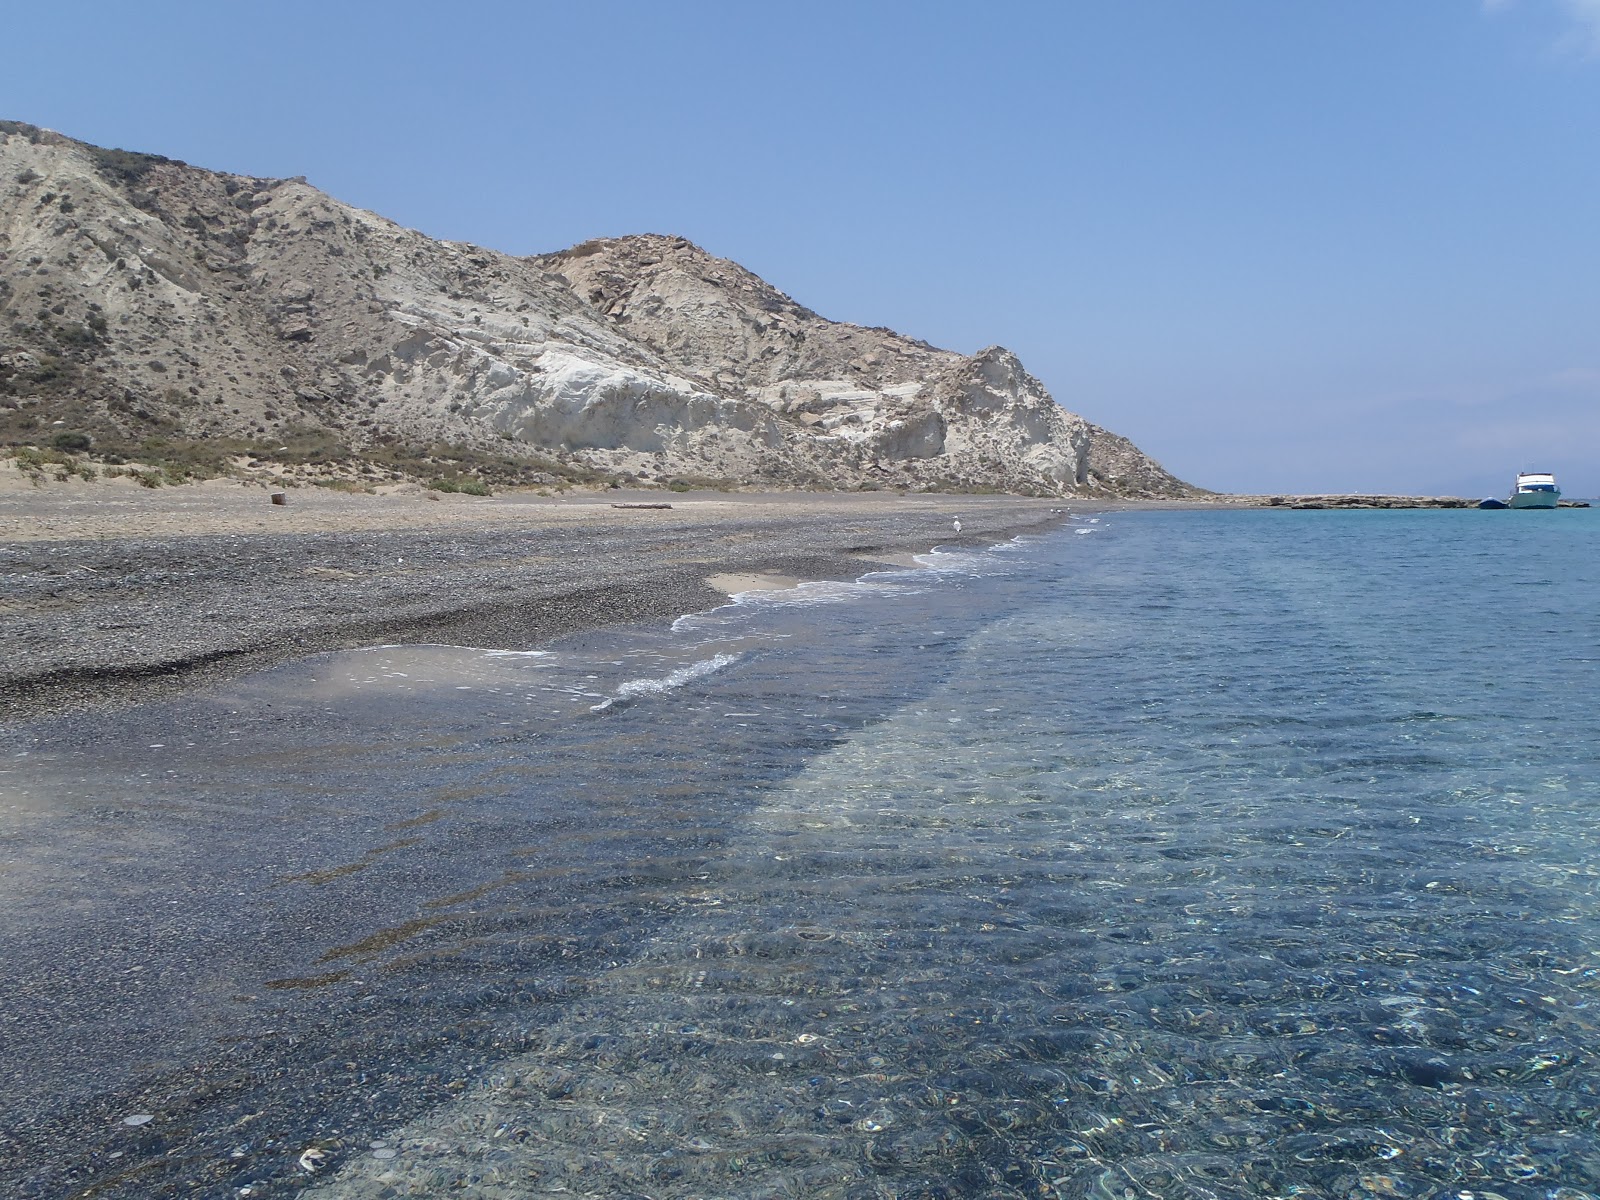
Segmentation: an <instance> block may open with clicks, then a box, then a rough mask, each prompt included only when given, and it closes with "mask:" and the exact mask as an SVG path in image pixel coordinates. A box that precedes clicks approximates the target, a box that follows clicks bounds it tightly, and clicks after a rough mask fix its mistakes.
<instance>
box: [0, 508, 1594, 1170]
mask: <svg viewBox="0 0 1600 1200" xmlns="http://www.w3.org/2000/svg"><path fill="white" fill-rule="evenodd" d="M1597 550H1600V519H1596V517H1595V516H1594V515H1593V514H1592V513H1590V512H1585V511H1561V512H1556V513H1478V512H1415V513H1408V512H1373V513H1350V512H1274V511H1250V512H1173V513H1156V512H1151V513H1112V514H1107V515H1104V516H1102V517H1098V518H1093V519H1090V518H1080V519H1079V520H1077V521H1076V522H1074V523H1073V524H1072V525H1069V526H1068V527H1066V528H1064V529H1062V530H1060V531H1059V532H1057V533H1054V534H1051V535H1048V536H1046V537H1042V538H1036V539H1026V540H1022V541H1019V542H1016V543H1011V544H1008V545H1007V546H1004V547H1000V548H996V549H994V550H988V551H951V552H947V553H940V554H934V555H931V556H929V557H928V558H927V559H926V560H925V561H926V562H927V563H928V564H929V569H927V570H924V571H919V572H889V573H885V574H882V575H875V576H869V577H867V578H866V579H864V580H863V581H862V582H860V583H857V584H827V585H821V584H819V585H808V586H807V587H805V588H802V589H799V590H798V591H794V592H788V593H772V594H766V595H758V596H750V597H746V598H743V599H742V601H741V602H740V603H737V604H733V605H730V606H729V607H727V608H724V609H719V610H717V611H715V612H711V613H705V614H697V615H695V616H692V617H688V618H685V619H683V620H680V621H679V622H677V623H676V624H675V625H674V626H673V627H672V628H670V629H667V628H654V629H641V630H634V631H625V632H624V633H622V634H616V633H607V634H603V635H594V636H592V637H590V638H587V639H579V640H575V641H573V642H569V643H565V644H562V645H559V646H555V647H552V648H550V649H549V652H548V653H544V654H524V655H511V654H496V653H489V652H484V651H479V650H465V649H459V648H438V647H432V648H428V647H424V648H417V647H409V648H402V647H396V648H386V649H378V650H372V651H364V652H360V653H356V654H347V655H337V656H325V657H322V658H318V659H315V660H309V661H308V662H306V663H304V664H296V665H293V666H290V667H287V668H282V669H279V670H277V671H274V672H270V673H267V674H265V675H263V676H259V677H256V678H255V679H252V680H249V681H246V682H245V683H243V684H241V685H239V686H237V687H236V688H233V689H230V690H228V691H226V692H221V693H214V694H211V695H210V696H207V697H203V698H200V699H192V700H188V701H184V702H183V703H181V704H173V705H167V706H162V707H160V708H155V707H152V708H150V709H147V710H142V711H141V712H140V713H138V714H136V715H135V716H134V717H132V718H130V719H129V721H128V722H127V723H126V724H125V726H124V728H123V731H122V734H121V735H120V738H121V740H120V741H116V742H104V741H103V742H102V743H101V744H100V745H99V746H97V747H96V748H95V750H94V752H93V753H86V752H84V751H83V750H81V749H74V748H72V747H71V742H70V739H69V738H68V737H67V736H66V735H65V733H64V732H62V731H56V730H53V729H52V728H48V727H47V728H44V729H42V730H41V731H40V732H39V734H38V736H37V737H36V739H35V741H34V742H33V743H31V744H30V745H29V746H28V748H27V751H26V755H25V756H24V757H23V758H20V759H13V760H12V764H11V769H10V770H9V771H8V773H7V775H6V776H5V777H4V779H5V781H6V782H7V784H8V786H10V787H12V788H13V789H14V792H15V794H16V795H17V796H19V797H20V798H21V799H20V800H19V801H18V803H17V804H16V805H15V806H14V810H15V812H16V813H17V814H20V815H17V816H15V817H14V818H13V820H12V822H11V824H10V826H9V827H8V829H7V831H6V834H7V836H6V838H5V841H4V842H3V843H0V853H3V854H4V856H5V857H4V859H3V860H0V861H3V863H4V865H6V866H7V867H8V868H10V878H11V882H10V883H8V884H6V887H7V889H8V895H7V900H8V902H9V903H10V905H11V911H12V912H13V913H14V914H17V919H16V920H15V921H14V922H13V925H12V927H11V928H10V929H9V930H8V931H7V934H6V938H5V943H6V944H5V945H4V947H3V949H4V950H5V952H6V961H7V962H8V963H10V964H13V965H12V966H11V967H10V968H9V970H8V979H7V980H6V981H5V983H4V984H3V985H0V990H3V992H4V994H0V1000H3V1001H4V1002H5V1011H7V1012H8V1013H10V1014H12V1016H11V1018H10V1019H9V1020H8V1023H7V1025H6V1032H5V1035H4V1038H5V1041H4V1045H3V1046H0V1049H4V1050H5V1051H6V1053H7V1056H8V1057H9V1058H10V1059H11V1061H13V1062H14V1063H17V1064H19V1066H18V1067H17V1068H16V1070H15V1072H14V1073H13V1075H12V1076H11V1077H10V1083H9V1090H10V1091H11V1092H12V1094H13V1095H14V1096H17V1097H20V1098H21V1100H22V1101H23V1102H22V1103H21V1104H20V1105H18V1111H19V1112H20V1113H21V1114H22V1116H21V1118H20V1120H19V1121H18V1124H20V1126H21V1127H22V1129H23V1132H24V1134H25V1135H26V1136H24V1137H22V1139H21V1141H20V1142H18V1143H17V1145H19V1146H21V1147H22V1148H23V1149H26V1148H27V1147H29V1146H35V1147H43V1146H45V1145H46V1142H47V1139H46V1135H45V1134H44V1133H43V1132H41V1131H42V1130H43V1129H44V1128H45V1126H47V1125H48V1124H49V1123H50V1122H55V1123H57V1125H59V1124H60V1123H62V1122H64V1121H65V1122H78V1123H79V1124H80V1125H81V1126H82V1127H83V1128H84V1129H85V1130H87V1131H89V1132H86V1133H85V1134H84V1135H83V1138H82V1148H81V1150H80V1151H78V1152H77V1153H78V1157H77V1158H76V1159H72V1160H71V1161H65V1160H64V1159H63V1158H62V1154H61V1152H60V1151H59V1150H56V1151H51V1152H50V1153H48V1154H47V1153H44V1152H43V1150H38V1151H37V1153H38V1154H39V1155H40V1158H39V1160H36V1161H34V1162H32V1163H31V1164H29V1163H27V1162H24V1161H23V1160H22V1158H21V1157H20V1154H21V1151H20V1150H19V1157H18V1158H16V1160H15V1161H13V1162H12V1163H11V1164H10V1165H8V1166H7V1167H6V1168H5V1170H6V1172H7V1174H6V1178H8V1179H10V1180H12V1181H14V1182H16V1183H17V1184H18V1186H20V1187H22V1188H23V1189H24V1194H27V1192H26V1189H27V1188H32V1189H33V1190H34V1194H39V1195H55V1194H68V1193H67V1192H65V1191H50V1190H49V1189H50V1188H52V1187H60V1186H61V1185H62V1184H63V1181H66V1180H69V1179H70V1180H73V1181H80V1182H81V1181H86V1180H93V1179H99V1180H102V1181H104V1186H105V1189H106V1190H105V1193H104V1194H111V1195H117V1194H126V1195H144V1194H160V1193H159V1192H158V1191H154V1190H150V1189H151V1185H152V1181H154V1182H155V1183H156V1184H157V1185H158V1186H160V1187H167V1188H169V1189H181V1188H184V1187H188V1188H191V1189H206V1188H211V1189H215V1194H219V1195H220V1194H229V1195H232V1194H249V1195H294V1194H298V1193H300V1192H301V1190H302V1189H307V1190H308V1194H310V1195H316V1196H323V1195H326V1196H348V1197H358V1196H359V1197H379V1196H402V1195H441V1194H465V1195H476V1196H484V1197H488V1196H508V1197H509V1196H544V1195H592V1196H650V1197H696V1196H703V1197H712V1196H730V1197H731V1196H796V1197H799V1196H819V1197H832V1196H837V1197H868V1196H873V1197H876V1196H904V1197H909V1196H922V1197H935V1196H951V1197H955V1196H1028V1197H1055V1196H1072V1197H1090V1196H1093V1197H1116V1198H1119V1200H1121V1198H1125V1197H1188V1196H1193V1197H1233V1196H1262V1197H1268V1196H1271V1197H1289V1196H1295V1197H1330V1198H1331V1197H1340V1198H1344V1197H1365V1196H1375V1197H1377V1196H1390V1197H1394V1196H1398V1197H1446V1196H1449V1197H1460V1198H1461V1200H1468V1198H1469V1197H1494V1196H1500V1197H1504V1198H1506V1200H1533V1198H1535V1197H1537V1198H1539V1200H1579V1198H1581V1197H1584V1196H1588V1195H1600V1131H1597V1121H1600V1070H1597V1066H1596V1057H1595V1054H1596V1049H1595V1043H1596V1035H1597V1025H1600V1007H1597V1006H1596V1000H1597V998H1600V953H1597V948H1600V821H1597V820H1596V813H1597V810H1600V735H1597V733H1596V716H1597V711H1600V704H1597V701H1600V554H1597ZM19 764H20V765H19ZM140 781H142V782H140ZM152 781H155V782H152ZM90 797H93V799H92V800H91V799H90ZM108 797H113V798H114V799H108ZM0 878H4V877H3V876H0ZM64 955H70V956H73V958H74V961H77V962H79V963H82V962H85V961H88V962H93V963H96V964H99V965H98V967H97V970H96V972H95V979H94V980H88V979H83V980H80V983H79V985H78V986H76V987H73V986H64V987H61V988H59V989H58V990H57V991H55V992H54V993H52V992H50V990H49V989H48V988H47V987H46V986H45V983H44V982H43V980H44V975H45V970H44V968H42V967H40V968H31V967H28V966H25V965H20V964H24V963H43V962H48V961H51V960H52V959H53V960H55V961H58V962H59V961H60V960H61V958H62V956H64ZM82 974H83V972H81V971H80V975H82ZM108 981H112V982H108ZM113 982H114V985H115V986H114V987H113ZM41 997H44V998H43V999H41ZM108 1012H111V1013H113V1014H115V1015H113V1016H111V1017H108V1016H107V1013H108ZM18 1014H23V1015H21V1016H19V1015H18ZM23 1026H25V1027H26V1031H22V1029H21V1027H23ZM85 1053H88V1054H90V1055H92V1056H97V1057H98V1060H99V1068H98V1072H97V1073H96V1074H95V1075H94V1076H93V1078H89V1079H86V1078H85V1077H84V1072H83V1069H82V1063H83V1056H84V1055H85ZM123 1113H133V1114H135V1115H149V1116H150V1117H151V1118H152V1119H151V1120H150V1121H149V1122H146V1123H143V1124H140V1125H137V1126H124V1125H122V1124H121V1121H120V1120H119V1116H120V1115H121V1114H123ZM29 1138H32V1139H33V1141H31V1142H30V1141H29V1140H28V1139H29ZM308 1150H309V1151H315V1152H316V1153H315V1154H313V1155H312V1157H311V1158H309V1159H306V1158H303V1157H301V1156H302V1155H303V1154H304V1153H305V1152H306V1151H308ZM29 1152H30V1153H34V1152H35V1151H29ZM113 1155H115V1156H116V1157H114V1158H113V1157H112V1156H113ZM69 1157H70V1156H69ZM140 1188H144V1189H146V1190H145V1191H140V1190H139V1189H140ZM245 1188H248V1189H250V1191H249V1192H248V1193H242V1192H241V1190H242V1189H245ZM451 1189H454V1190H453V1191H452V1190H451ZM203 1194H211V1193H210V1192H204V1193H203Z"/></svg>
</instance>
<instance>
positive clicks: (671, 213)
mask: <svg viewBox="0 0 1600 1200" xmlns="http://www.w3.org/2000/svg"><path fill="white" fill-rule="evenodd" d="M0 18H3V19H0V28H3V29H4V38H5V40H6V42H7V43H9V52H8V53H7V55H6V60H7V61H6V66H5V69H4V71H3V72H0V118H9V119H12V120H22V121H28V122H31V123H34V124H38V125H43V126H46V127H48V128H51V129H56V130H59V131H60V132H62V133H66V134H69V135H70V136H73V137H77V138H80V139H82V140H84V141H88V142H92V143H95V144H97V145H104V146H118V147H121V148H124V149H129V150H140V151H146V152H151V153H158V154H165V155H167V156H168V157H172V158H178V159H182V160H184V161H187V162H190V163H193V164H195V165H198V166H204V167H210V168H213V169H218V170H227V171H236V172H240V173H243V174H249V175H257V176H296V175H303V176H305V177H307V178H308V179H309V181H310V182H311V183H313V184H315V185H316V186H318V187H320V188H322V189H323V190H325V191H327V192H329V193H331V194H332V195H334V196H335V197H337V198H339V199H340V200H343V201H346V202H348V203H351V204H355V205H358V206H359V207H362V208H366V209H370V210H372V211H374V212H377V213H381V214H382V215H384V216H386V217H389V218H391V219H393V220H396V221H398V222H400V223H401V224H403V225H408V226H411V227H413V228H416V229H419V230H421V231H422V232H424V233H427V234H429V235H431V236H434V237H439V238H448V239H452V240H460V241H470V242H474V243H477V244H480V245H484V246H489V247H493V248H495V249H498V250H504V251H508V252H511V253H518V254H527V253H537V252H543V251H548V250H554V249H559V248H561V247H564V246H567V245H571V244H573V243H576V242H579V241H583V240H584V239H586V238H590V237H596V236H610V235H617V234H624V233H643V232H656V233H674V234H681V235H683V236H686V237H688V238H690V239H692V240H693V241H695V242H697V243H699V244H700V245H702V246H704V247H705V248H706V249H707V250H709V251H711V252H712V253H714V254H718V255H721V256H723V257H726V258H731V259H734V260H735V261H737V262H740V263H742V264H744V265H745V266H746V267H748V268H750V269H751V270H753V271H755V272H756V273H757V274H759V275H761V276H762V277H764V278H766V279H767V280H768V281H770V282H771V283H773V284H774V285H775V286H777V287H779V288H780V289H782V290H783V291H785V292H787V293H788V294H789V295H791V296H793V297H794V298H795V299H796V300H798V301H800V302H801V303H803V304H805V305H807V306H809V307H811V308H812V309H814V310H816V311H817V312H819V313H821V314H822V315H824V316H827V317H831V318H834V319H836V320H845V321H854V322H857V323H859V324H863V325H882V326H888V327H890V328H893V329H896V330H898V331H900V332H902V333H906V334H909V335H912V336H914V337H918V338H922V339H924V340H926V341H929V342H932V343H934V344H936V345H940V346H945V347H948V348H950V349H954V350H959V351H962V352H965V353H971V352H973V351H976V350H979V349H981V348H983V347H984V346H987V345H992V344H1000V345H1004V346H1007V347H1009V348H1010V349H1012V350H1014V351H1016V353H1017V354H1018V355H1020V356H1021V358H1022V360H1023V362H1024V363H1025V364H1026V365H1027V367H1028V368H1029V370H1030V371H1032V373H1033V374H1034V375H1036V376H1038V377H1039V378H1040V379H1041V380H1042V381H1043V382H1044V383H1045V385H1046V386H1047V387H1049V389H1050V390H1051V392H1052V393H1053V394H1054V396H1055V397H1056V399H1057V400H1058V401H1060V402H1061V403H1062V404H1063V405H1065V406H1066V407H1067V408H1069V409H1071V410H1073V411H1075V412H1079V413H1081V414H1083V415H1084V416H1085V417H1087V418H1089V419H1090V420H1092V421H1094V422H1096V423H1098V424H1100V425H1103V426H1105V427H1107V428H1109V429H1113V430H1115V431H1116V432H1118V433H1122V434H1125V435H1126V436H1128V437H1130V438H1132V439H1133V440H1134V441H1135V442H1136V443H1137V444H1138V445H1139V446H1140V447H1141V448H1143V449H1144V450H1146V451H1147V452H1148V453H1150V454H1152V455H1154V456H1155V457H1156V458H1157V459H1159V460H1160V461H1161V462H1162V463H1163V464H1164V465H1165V466H1166V467H1167V468H1168V469H1170V470H1171V471H1173V472H1174V473H1175V474H1177V475H1178V476H1180V477H1182V478H1184V479H1187V480H1189V481H1190V482H1193V483H1196V484H1199V485H1201V486H1203V487H1208V488H1213V489H1217V490H1222V491H1241V492H1318V491H1376V492H1402V493H1426V494H1434V493H1449V494H1457V495H1490V494H1504V493H1505V492H1506V491H1507V490H1508V488H1509V485H1510V482H1511V479H1512V477H1513V475H1514V474H1515V472H1516V471H1518V470H1523V469H1547V470H1554V471H1556V472H1557V473H1558V476H1559V479H1560V482H1561V484H1562V486H1563V489H1564V490H1565V491H1566V493H1567V494H1568V495H1571V496H1577V495H1586V496H1594V495H1596V494H1600V338H1597V334H1600V325H1597V320H1596V318H1597V316H1600V0H1404V2H1400V0H1294V2H1290V0H1204V2H1199V0H1092V2H1091V0H1051V2H1038V3H1030V2H1022V0H1013V2H1007V0H989V2H988V3H985V4H981V5H980V4H978V3H974V2H972V0H966V2H962V3H947V2H944V0H915V2H909V0H908V2H901V3H896V2H890V0H881V2H876V3H874V2H872V0H850V2H841V3H835V2H832V0H828V2H808V0H790V2H789V3H784V4H777V3H764V2H760V0H744V2H741V3H721V2H716V3H713V2H705V3H693V2H690V0H681V2H678V3H673V2H670V0H655V2H653V3H645V2H637V3H635V2H624V0H617V2H615V3H609V2H606V0H588V2H583V0H566V2H564V3H555V4H546V3H542V2H539V0H523V2H520V3H486V2H476V0H458V2H456V3H454V4H421V3H413V2H411V0H386V2H385V3H382V4H378V3H366V2H362V0H345V2H340V0H321V2H319V3H306V2H303V0H274V3H272V4H270V5H259V4H243V3H237V2H234V0H209V2H207V3H176V2H173V0H141V2H140V3H138V4H128V3H125V2H115V3H113V2H109V0H108V2H102V3H85V2H83V0H52V2H51V3H50V4H37V3H24V2H23V0H6V2H5V3H4V4H3V5H0Z"/></svg>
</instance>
